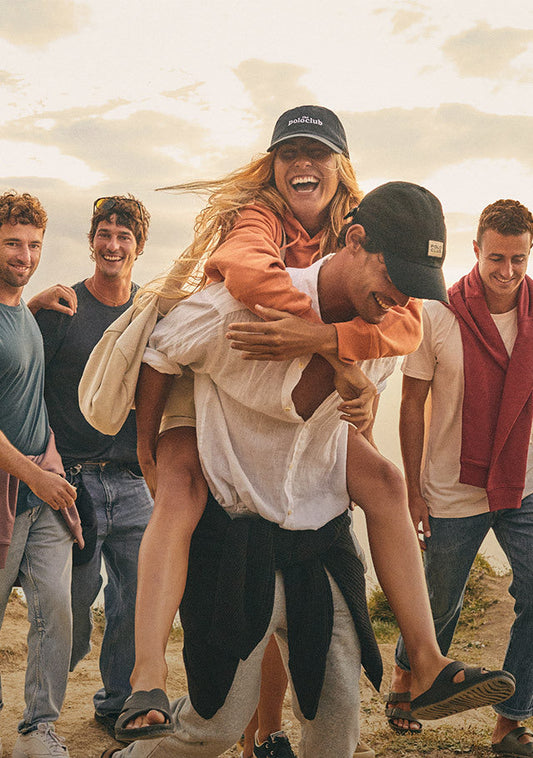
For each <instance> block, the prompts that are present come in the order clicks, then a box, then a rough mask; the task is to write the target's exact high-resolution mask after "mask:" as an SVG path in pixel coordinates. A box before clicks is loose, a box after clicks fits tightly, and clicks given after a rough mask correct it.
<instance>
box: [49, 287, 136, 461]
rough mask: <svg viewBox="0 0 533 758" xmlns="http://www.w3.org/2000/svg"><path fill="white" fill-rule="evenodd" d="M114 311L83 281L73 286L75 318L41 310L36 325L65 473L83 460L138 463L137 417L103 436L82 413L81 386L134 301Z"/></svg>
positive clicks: (52, 421)
mask: <svg viewBox="0 0 533 758" xmlns="http://www.w3.org/2000/svg"><path fill="white" fill-rule="evenodd" d="M137 289H138V287H137V285H133V287H132V293H131V297H130V299H129V301H128V302H127V303H125V304H124V305H119V306H117V307H113V306H110V305H104V303H101V302H100V301H99V300H97V299H96V298H95V297H93V295H91V293H90V292H89V290H88V289H87V287H86V286H85V284H84V283H83V282H78V283H77V284H75V285H74V290H75V291H76V294H77V297H78V310H77V312H76V313H75V315H74V316H68V315H66V314H63V313H58V312H57V311H50V310H44V309H42V310H40V311H39V312H38V313H37V316H36V318H37V322H38V324H39V327H40V329H41V332H42V335H43V340H44V353H45V364H46V374H45V399H46V405H47V407H48V414H49V417H50V426H51V427H52V429H53V430H54V434H55V436H56V443H57V448H58V450H59V452H60V453H61V457H62V458H63V464H64V466H65V468H68V467H69V466H72V465H73V464H75V463H78V462H82V461H116V462H123V463H136V462H137V452H136V448H137V431H136V426H135V413H134V411H131V412H130V414H129V416H128V418H127V419H126V422H125V424H124V426H123V427H122V429H121V430H120V431H119V432H118V434H116V435H114V436H111V435H106V434H101V433H100V432H99V431H97V430H96V429H95V428H94V427H92V426H91V425H90V424H89V423H88V422H87V421H86V420H85V417H84V416H83V414H82V412H81V411H80V406H79V403H78V385H79V383H80V379H81V376H82V374H83V370H84V368H85V364H86V363H87V360H88V358H89V355H90V354H91V351H92V349H93V347H94V346H95V345H96V343H97V342H98V341H99V340H100V338H101V336H102V334H103V333H104V331H105V330H106V329H107V327H108V326H109V325H110V324H112V323H113V321H115V320H116V319H117V318H118V317H119V316H120V315H121V314H122V313H124V311H125V310H126V309H127V308H129V306H130V305H131V304H132V302H133V295H134V294H135V292H136V290H137Z"/></svg>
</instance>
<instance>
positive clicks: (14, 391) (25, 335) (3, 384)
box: [0, 303, 50, 515]
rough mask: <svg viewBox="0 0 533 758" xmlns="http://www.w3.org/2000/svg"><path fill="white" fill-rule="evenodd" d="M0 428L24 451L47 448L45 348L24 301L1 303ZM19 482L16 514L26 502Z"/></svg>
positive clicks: (31, 452)
mask: <svg viewBox="0 0 533 758" xmlns="http://www.w3.org/2000/svg"><path fill="white" fill-rule="evenodd" d="M0 429H1V430H2V431H3V433H4V434H5V435H6V437H7V439H8V440H9V441H10V442H11V444H12V445H13V446H14V447H16V448H17V450H19V451H20V452H21V453H24V455H40V454H41V453H44V451H45V450H46V445H47V443H48V438H49V436H50V428H49V424H48V414H47V412H46V405H45V403H44V350H43V340H42V337H41V332H40V331H39V327H38V326H37V323H36V321H35V319H34V318H33V316H32V314H31V313H30V311H29V310H28V308H27V307H26V305H25V304H24V303H21V304H20V305H15V306H11V305H4V303H0ZM29 491H30V490H29V488H28V487H27V485H25V484H24V482H21V483H20V487H19V496H18V498H17V515H18V514H19V513H21V512H22V511H24V510H26V509H27V508H28V507H29V505H28V503H27V496H28V493H29Z"/></svg>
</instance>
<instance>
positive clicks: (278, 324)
mask: <svg viewBox="0 0 533 758" xmlns="http://www.w3.org/2000/svg"><path fill="white" fill-rule="evenodd" d="M256 310H257V313H258V314H259V315H260V316H261V317H262V318H264V319H267V320H266V321H247V322H242V323H235V324H230V325H229V328H228V331H227V333H226V337H227V339H229V340H231V347H232V349H233V350H241V351H242V352H243V358H244V359H245V360H248V361H249V360H255V361H287V360H291V359H292V358H298V357H300V356H301V355H309V354H311V353H320V354H322V355H325V354H326V353H328V354H329V353H334V354H336V352H337V332H336V329H335V327H334V326H333V324H312V323H310V322H309V321H305V320H304V319H303V318H300V317H299V316H294V315H293V314H292V313H287V312H285V311H278V310H276V309H275V308H265V307H263V306H261V305H257V306H256Z"/></svg>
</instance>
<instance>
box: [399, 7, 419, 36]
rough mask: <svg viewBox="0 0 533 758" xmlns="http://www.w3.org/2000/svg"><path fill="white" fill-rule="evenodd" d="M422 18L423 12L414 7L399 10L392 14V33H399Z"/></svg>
mask: <svg viewBox="0 0 533 758" xmlns="http://www.w3.org/2000/svg"><path fill="white" fill-rule="evenodd" d="M424 19H425V14H424V13H423V12H422V11H419V10H415V9H414V7H413V10H404V9H402V10H399V11H397V12H396V13H394V14H393V16H392V33H393V34H401V33H402V32H404V31H406V30H407V29H410V28H411V27H412V26H414V25H415V24H418V23H420V22H421V21H423V20H424Z"/></svg>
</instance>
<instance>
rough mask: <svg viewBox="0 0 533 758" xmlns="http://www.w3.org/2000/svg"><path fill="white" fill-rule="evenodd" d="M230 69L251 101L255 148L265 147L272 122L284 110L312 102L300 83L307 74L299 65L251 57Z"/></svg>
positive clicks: (262, 149) (263, 148) (269, 135)
mask: <svg viewBox="0 0 533 758" xmlns="http://www.w3.org/2000/svg"><path fill="white" fill-rule="evenodd" d="M234 71H235V75H236V76H237V77H238V79H239V80H240V82H241V83H242V85H243V87H244V89H245V92H246V94H247V95H248V97H249V99H250V101H251V106H252V107H251V114H250V118H253V119H254V120H255V122H256V125H257V138H256V144H257V149H258V150H261V151H264V150H265V149H266V147H267V145H268V144H269V142H270V137H271V135H272V130H273V128H274V124H275V122H276V121H277V119H278V118H279V116H281V114H282V113H283V112H284V111H286V110H288V109H289V108H294V107H296V106H297V105H308V104H314V103H316V97H315V96H314V95H313V94H312V92H311V90H310V89H309V88H308V87H307V86H305V84H302V82H301V79H302V77H304V76H305V75H306V74H307V73H308V70H307V69H306V68H304V67H303V66H297V65H294V64H290V63H269V62H267V61H261V60H257V59H254V58H251V59H248V60H246V61H243V62H242V63H240V64H239V65H238V66H237V67H236V68H235V69H234Z"/></svg>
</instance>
